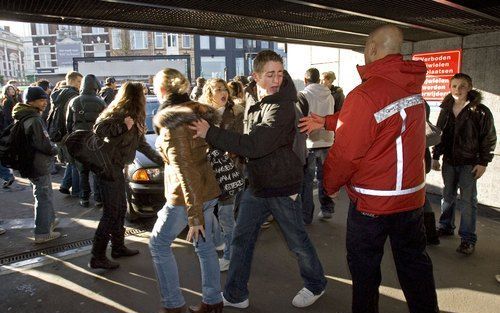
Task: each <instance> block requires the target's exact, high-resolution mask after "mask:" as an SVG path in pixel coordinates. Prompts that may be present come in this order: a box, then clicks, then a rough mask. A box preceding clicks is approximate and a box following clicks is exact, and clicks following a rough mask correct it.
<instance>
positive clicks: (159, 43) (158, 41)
mask: <svg viewBox="0 0 500 313" xmlns="http://www.w3.org/2000/svg"><path fill="white" fill-rule="evenodd" d="M155 48H156V49H163V48H165V37H163V33H155Z"/></svg>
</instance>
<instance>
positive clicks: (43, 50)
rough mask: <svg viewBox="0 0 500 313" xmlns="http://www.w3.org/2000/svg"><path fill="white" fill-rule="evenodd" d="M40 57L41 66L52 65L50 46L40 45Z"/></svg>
mask: <svg viewBox="0 0 500 313" xmlns="http://www.w3.org/2000/svg"><path fill="white" fill-rule="evenodd" d="M38 59H39V60H40V67H41V68H48V67H52V62H51V57H50V47H38Z"/></svg>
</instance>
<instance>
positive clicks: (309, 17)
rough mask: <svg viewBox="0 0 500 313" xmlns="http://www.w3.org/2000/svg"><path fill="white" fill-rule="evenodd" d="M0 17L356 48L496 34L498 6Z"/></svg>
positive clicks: (110, 4) (325, 6)
mask: <svg viewBox="0 0 500 313" xmlns="http://www.w3.org/2000/svg"><path fill="white" fill-rule="evenodd" d="M0 8H1V10H0V19H4V20H15V21H22V22H41V23H55V24H80V25H88V26H102V27H116V28H129V29H143V30H154V31H162V32H181V33H193V34H210V35H217V36H229V37H239V38H252V39H264V40H273V41H284V42H292V43H303V44H313V45H323V46H332V47H340V48H348V49H355V50H359V49H361V47H362V46H363V44H364V42H365V40H366V37H367V35H368V33H369V32H370V31H371V30H373V29H374V28H375V27H377V26H380V25H383V24H385V23H391V24H395V25H398V26H400V27H402V29H403V32H404V35H405V40H407V41H421V40H428V39H439V38H446V37H456V36H465V35H471V34H478V33H485V32H493V31H500V1H470V0H467V1H465V0H462V1H460V0H456V1H446V0H412V1H407V0H342V1H340V0H339V1H322V0H313V1H301V0H281V1H278V0H277V1H271V0H246V1H234V0H233V1H231V0H217V1H213V0H205V1H200V0H172V1H165V0H163V1H162V0H141V1H138V0H79V1H73V0H71V1H70V0H63V1H56V0H0Z"/></svg>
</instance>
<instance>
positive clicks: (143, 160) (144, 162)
mask: <svg viewBox="0 0 500 313" xmlns="http://www.w3.org/2000/svg"><path fill="white" fill-rule="evenodd" d="M156 137H158V135H156V134H146V141H147V142H148V144H149V145H150V146H151V147H154V146H155V141H156ZM134 163H135V164H136V165H137V167H138V168H141V167H142V168H148V167H158V164H156V163H155V162H153V161H151V160H150V159H148V157H146V156H145V155H144V154H142V153H141V152H139V151H137V152H136V153H135V159H134Z"/></svg>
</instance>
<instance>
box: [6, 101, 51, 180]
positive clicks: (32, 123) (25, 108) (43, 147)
mask: <svg viewBox="0 0 500 313" xmlns="http://www.w3.org/2000/svg"><path fill="white" fill-rule="evenodd" d="M13 115H14V119H16V120H20V119H22V118H26V119H25V120H24V124H23V127H24V133H25V135H26V138H28V141H29V144H30V145H31V148H32V149H33V150H34V155H33V156H31V157H32V160H33V163H32V164H33V166H32V168H28V169H25V170H22V171H21V176H22V177H28V178H37V177H40V176H44V175H48V174H49V173H50V163H51V162H52V159H53V158H54V156H55V155H56V154H57V150H56V146H55V145H54V144H53V143H52V142H50V140H49V135H48V134H47V130H46V128H45V127H46V126H45V122H44V121H43V119H42V116H41V115H40V112H39V111H38V110H37V109H36V108H33V107H31V106H29V105H26V104H22V103H18V104H16V106H15V107H14V110H13Z"/></svg>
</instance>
